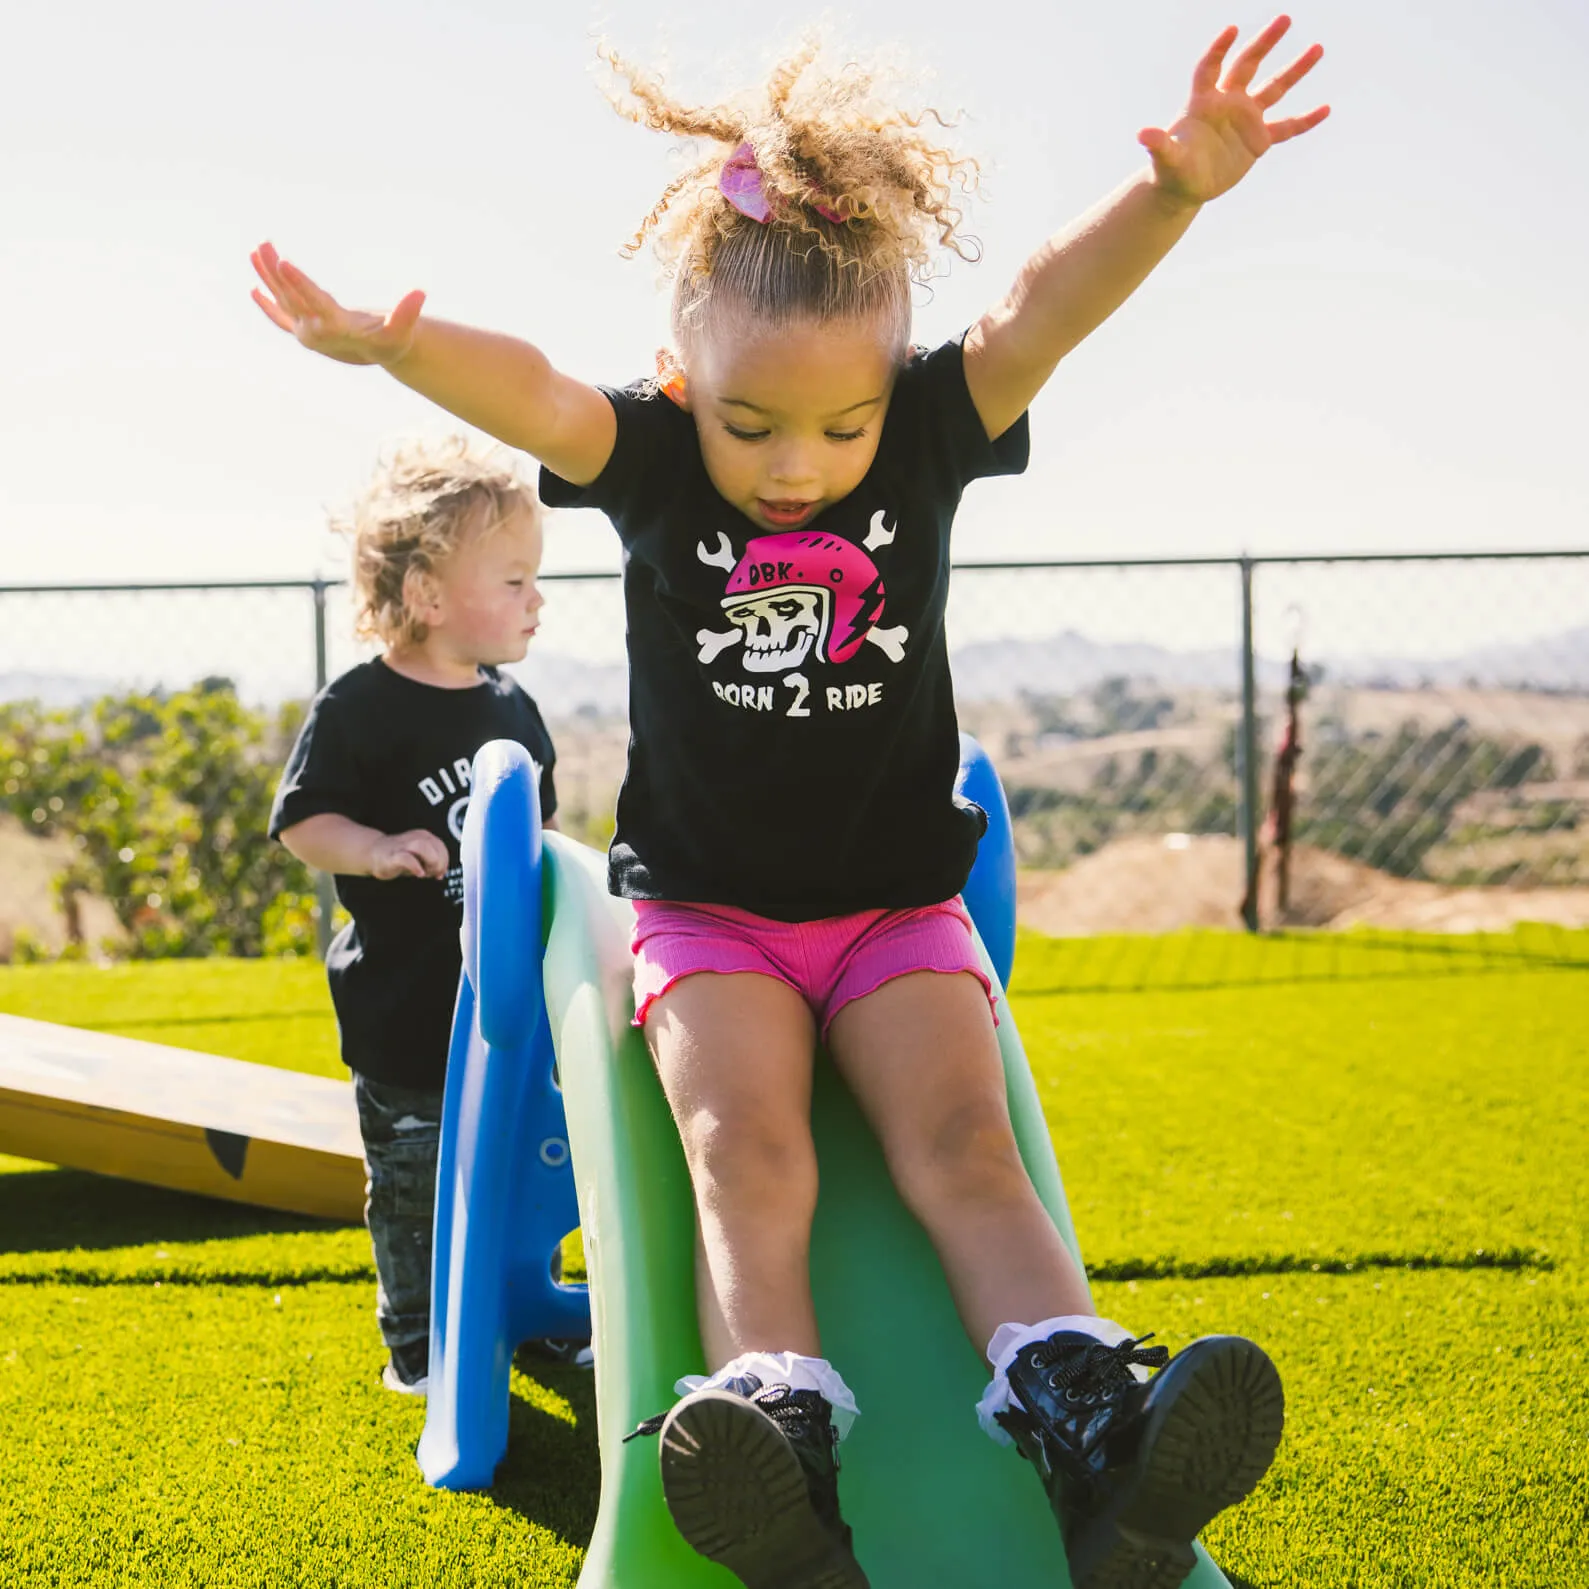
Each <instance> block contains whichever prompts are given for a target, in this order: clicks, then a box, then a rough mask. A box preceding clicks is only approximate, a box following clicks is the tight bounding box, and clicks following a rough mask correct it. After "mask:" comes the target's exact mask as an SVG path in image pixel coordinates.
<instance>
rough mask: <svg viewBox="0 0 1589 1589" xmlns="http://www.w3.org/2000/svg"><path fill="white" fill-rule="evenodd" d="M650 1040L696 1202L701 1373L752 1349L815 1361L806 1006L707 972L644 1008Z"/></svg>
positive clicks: (776, 990)
mask: <svg viewBox="0 0 1589 1589" xmlns="http://www.w3.org/2000/svg"><path fill="white" fill-rule="evenodd" d="M645 1030H646V1040H647V1042H648V1043H649V1044H650V1047H651V1054H652V1058H653V1060H654V1061H655V1063H656V1067H657V1074H658V1075H659V1076H660V1077H661V1079H662V1090H663V1092H664V1093H666V1095H667V1100H668V1106H669V1108H671V1109H672V1111H673V1118H674V1121H675V1123H676V1124H677V1126H678V1130H679V1140H680V1141H681V1142H682V1143H683V1144H684V1156H685V1159H686V1161H687V1162H688V1164H689V1168H690V1180H691V1184H692V1185H693V1187H694V1190H695V1210H696V1217H697V1220H698V1221H699V1236H698V1242H699V1245H698V1250H697V1263H696V1276H697V1286H698V1295H699V1306H700V1318H701V1344H702V1346H703V1347H704V1348H705V1351H706V1360H707V1367H708V1368H709V1369H710V1370H712V1371H715V1370H717V1369H719V1368H721V1367H722V1366H723V1365H724V1364H725V1363H727V1362H729V1361H730V1360H731V1359H733V1358H735V1357H738V1356H739V1355H740V1354H741V1353H742V1352H753V1351H765V1352H798V1353H801V1354H802V1355H804V1356H808V1357H820V1356H821V1345H820V1343H819V1339H818V1335H817V1322H816V1312H815V1309H814V1308H813V1306H812V1302H811V1264H810V1255H811V1220H812V1216H813V1215H814V1214H815V1212H816V1205H817V1158H816V1149H815V1147H814V1146H813V1145H812V1141H811V1062H812V1055H813V1052H814V1050H815V1045H816V1030H815V1026H814V1023H813V1021H812V1019H811V1012H810V1010H809V1009H808V1008H807V1006H806V1003H805V1000H804V999H802V998H801V997H800V995H799V994H798V993H796V992H795V991H794V989H793V988H791V987H789V986H788V984H787V983H783V982H780V981H778V980H777V979H776V978H774V977H765V976H758V975H756V974H754V973H749V972H740V973H735V974H732V975H720V974H718V973H715V972H701V973H698V974H696V975H694V976H689V977H685V978H684V979H683V980H682V981H680V982H677V983H675V984H674V986H673V987H672V988H670V989H669V990H668V992H667V993H665V994H664V995H663V996H662V997H661V998H660V999H658V1000H657V1001H656V1003H655V1004H653V1005H652V1006H651V1009H650V1012H649V1013H648V1014H647V1016H646V1027H645Z"/></svg>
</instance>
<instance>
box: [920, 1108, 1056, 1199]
mask: <svg viewBox="0 0 1589 1589" xmlns="http://www.w3.org/2000/svg"><path fill="white" fill-rule="evenodd" d="M889 1159H890V1168H891V1169H892V1171H893V1174H894V1180H895V1183H896V1184H897V1185H898V1187H899V1190H900V1195H901V1196H902V1197H903V1198H904V1199H905V1201H906V1202H907V1203H909V1204H910V1205H911V1206H912V1207H913V1208H916V1209H918V1210H919V1209H922V1208H933V1207H939V1206H944V1205H950V1206H959V1207H964V1206H968V1205H978V1206H986V1205H990V1204H993V1205H999V1204H1007V1203H1010V1202H1013V1201H1019V1200H1022V1199H1024V1198H1026V1197H1028V1196H1030V1195H1031V1180H1030V1177H1029V1176H1028V1175H1027V1173H1026V1165H1025V1164H1024V1162H1023V1161H1022V1159H1021V1150H1020V1148H1019V1147H1018V1146H1017V1144H1016V1141H1015V1133H1014V1131H1013V1129H1012V1128H1011V1125H1010V1119H1009V1115H1008V1114H1007V1113H1006V1112H1005V1111H1004V1110H1002V1109H1000V1108H998V1107H996V1106H994V1105H992V1104H987V1103H983V1102H981V1101H980V1100H978V1101H974V1102H968V1103H964V1104H961V1105H958V1106H955V1107H952V1108H949V1109H947V1110H944V1111H943V1112H941V1113H940V1114H938V1115H936V1116H935V1117H934V1118H933V1119H931V1120H930V1121H928V1122H927V1123H926V1125H925V1126H924V1128H923V1129H922V1130H920V1131H919V1132H917V1133H916V1134H914V1135H913V1136H911V1137H909V1138H907V1139H905V1140H902V1141H897V1142H895V1143H894V1144H893V1147H892V1151H891V1153H890V1155H889Z"/></svg>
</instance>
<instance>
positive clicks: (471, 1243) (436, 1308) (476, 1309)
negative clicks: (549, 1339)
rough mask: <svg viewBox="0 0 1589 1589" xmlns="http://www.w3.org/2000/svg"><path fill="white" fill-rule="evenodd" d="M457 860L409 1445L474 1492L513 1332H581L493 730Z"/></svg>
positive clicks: (546, 1039) (536, 968) (532, 792)
mask: <svg viewBox="0 0 1589 1589" xmlns="http://www.w3.org/2000/svg"><path fill="white" fill-rule="evenodd" d="M487 855H489V856H490V858H491V861H490V865H489V866H486V865H484V864H483V861H484V858H485V857H486V856H487ZM463 861H464V879H465V898H464V967H463V975H462V977H461V978H460V980H459V987H458V1005H457V1011H456V1014H455V1016H454V1020H453V1035H452V1050H451V1053H450V1056H449V1058H448V1062H447V1089H446V1094H445V1098H444V1101H443V1105H442V1127H441V1147H440V1153H439V1159H438V1164H437V1175H436V1237H435V1249H434V1251H435V1257H434V1262H433V1267H432V1276H431V1325H430V1394H429V1398H428V1404H427V1407H426V1416H425V1432H424V1434H423V1436H422V1437H421V1439H420V1442H419V1453H418V1454H419V1465H420V1469H421V1471H422V1472H423V1473H424V1475H425V1479H426V1481H427V1482H428V1483H430V1484H434V1485H438V1486H441V1487H443V1488H446V1489H481V1488H484V1487H485V1486H487V1485H489V1484H490V1483H491V1481H492V1478H493V1476H494V1474H495V1472H496V1468H497V1464H498V1463H499V1462H500V1461H501V1460H502V1458H503V1456H504V1454H505V1453H506V1451H507V1444H508V1374H509V1369H510V1367H511V1365H512V1361H513V1353H514V1350H515V1348H516V1347H517V1346H518V1344H519V1342H520V1341H523V1340H526V1339H528V1338H529V1337H531V1336H563V1337H583V1336H588V1335H589V1334H590V1298H589V1293H588V1291H587V1289H586V1288H585V1287H584V1286H569V1285H561V1284H559V1283H558V1282H556V1281H554V1280H553V1278H552V1259H553V1255H554V1254H555V1253H556V1251H557V1248H558V1245H559V1244H560V1242H561V1241H562V1239H563V1237H564V1236H565V1235H567V1233H568V1232H569V1231H570V1230H572V1229H573V1228H574V1227H575V1226H576V1225H577V1224H578V1223H579V1214H578V1208H577V1206H576V1199H575V1193H574V1176H573V1168H572V1165H571V1163H570V1160H569V1149H568V1128H567V1126H566V1124H565V1122H564V1115H563V1098H562V1092H561V1089H560V1088H559V1086H558V1083H557V1075H556V1061H555V1058H554V1055H553V1052H552V1038H551V1032H550V1030H549V1028H548V1026H547V1022H546V1006H545V1000H544V998H543V996H542V985H541V975H540V951H541V814H540V795H539V792H538V788H537V783H536V777H535V769H534V767H533V765H532V764H531V762H530V758H529V755H528V754H527V753H526V752H525V751H524V749H523V748H522V747H521V746H518V745H514V744H511V743H509V742H507V741H503V740H497V741H493V742H492V743H491V744H489V745H485V746H482V747H481V749H480V752H479V754H478V755H477V756H476V757H475V764H474V798H473V799H472V800H471V802H470V806H469V814H468V816H467V818H466V819H465V822H464V835H463Z"/></svg>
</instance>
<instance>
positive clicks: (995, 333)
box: [965, 16, 1330, 437]
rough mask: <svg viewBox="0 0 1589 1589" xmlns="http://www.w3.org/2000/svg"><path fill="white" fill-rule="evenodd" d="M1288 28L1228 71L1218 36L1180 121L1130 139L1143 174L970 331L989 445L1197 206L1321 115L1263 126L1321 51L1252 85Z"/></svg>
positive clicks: (1050, 249) (1323, 112)
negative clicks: (1141, 153) (1145, 159)
mask: <svg viewBox="0 0 1589 1589" xmlns="http://www.w3.org/2000/svg"><path fill="white" fill-rule="evenodd" d="M1290 26H1291V19H1290V18H1289V17H1284V16H1281V17H1276V18H1275V20H1274V21H1273V22H1271V23H1270V24H1269V26H1268V27H1266V28H1265V29H1264V30H1263V32H1262V33H1260V34H1259V35H1258V36H1257V37H1256V38H1255V39H1254V40H1253V41H1252V43H1250V44H1249V45H1248V46H1247V47H1246V49H1244V50H1242V51H1241V53H1240V54H1239V55H1237V56H1236V58H1235V60H1233V61H1232V62H1231V63H1230V66H1229V69H1228V70H1226V69H1225V57H1226V56H1227V55H1228V54H1229V53H1230V48H1231V46H1232V45H1233V44H1234V43H1235V42H1236V34H1237V30H1236V29H1235V28H1234V27H1230V28H1226V29H1225V31H1224V32H1223V33H1221V34H1220V36H1219V37H1218V38H1217V39H1215V40H1214V43H1213V45H1212V46H1211V47H1210V48H1209V50H1208V53H1207V54H1206V55H1204V57H1203V59H1202V60H1201V61H1199V62H1198V64H1197V70H1196V71H1195V72H1194V73H1193V75H1192V93H1191V97H1190V99H1188V101H1187V104H1186V109H1185V110H1184V111H1183V112H1182V113H1181V116H1180V119H1179V120H1178V121H1176V122H1175V124H1174V125H1173V126H1171V127H1169V128H1162V127H1148V128H1144V129H1143V131H1142V132H1140V133H1139V134H1138V135H1137V141H1138V142H1139V143H1140V144H1141V145H1142V146H1143V147H1144V148H1145V149H1146V150H1147V151H1148V154H1149V155H1150V156H1151V157H1152V160H1153V165H1152V169H1151V170H1149V171H1145V172H1143V173H1142V174H1141V175H1140V176H1137V177H1134V178H1133V179H1132V180H1131V181H1130V182H1128V183H1126V185H1125V186H1124V187H1122V188H1120V189H1119V190H1118V191H1117V192H1115V193H1112V194H1110V196H1109V197H1108V198H1107V199H1105V200H1104V201H1103V203H1102V204H1100V205H1098V206H1097V207H1096V208H1095V209H1093V210H1091V211H1089V212H1088V213H1087V214H1086V215H1084V216H1082V218H1081V219H1080V220H1079V221H1076V222H1075V223H1074V224H1073V225H1072V226H1070V227H1069V228H1068V229H1067V230H1066V231H1063V232H1061V233H1059V235H1058V236H1056V237H1053V238H1050V239H1049V241H1048V242H1047V243H1045V244H1044V245H1043V246H1042V247H1041V248H1040V249H1039V250H1038V251H1037V253H1035V254H1034V255H1033V256H1032V257H1031V259H1029V260H1028V261H1027V262H1026V265H1025V266H1024V268H1023V269H1022V271H1021V273H1020V275H1019V276H1018V277H1017V278H1016V282H1015V285H1014V287H1012V288H1011V289H1010V292H1009V295H1008V296H1007V297H1006V298H1005V299H1004V300H1003V302H1001V303H999V304H998V305H996V306H995V307H994V308H993V309H991V310H989V311H988V313H987V314H985V315H984V316H983V317H982V319H981V320H979V321H978V322H977V324H976V325H975V326H973V327H972V329H971V331H970V333H969V334H968V335H967V337H966V343H965V347H966V381H967V384H968V385H969V386H970V388H971V396H972V400H973V401H974V402H975V403H976V406H977V412H978V413H979V414H980V415H981V416H982V422H983V424H984V425H985V426H986V427H987V432H988V435H989V436H993V437H997V436H1000V435H1002V434H1003V433H1004V432H1005V431H1006V430H1008V429H1009V427H1010V426H1011V425H1013V424H1014V423H1015V421H1016V420H1017V419H1018V418H1020V416H1021V415H1022V414H1023V413H1025V411H1026V408H1027V405H1028V404H1029V403H1030V402H1031V400H1032V399H1033V398H1034V397H1036V396H1037V394H1038V392H1040V391H1041V390H1042V388H1043V385H1044V383H1045V382H1046V381H1047V380H1048V378H1049V376H1050V375H1052V374H1053V373H1054V367H1055V365H1057V364H1058V363H1059V361H1060V360H1061V359H1062V358H1064V356H1065V355H1066V354H1067V353H1069V352H1070V350H1071V349H1072V348H1073V347H1075V346H1076V345H1077V343H1079V342H1080V341H1081V340H1082V339H1083V338H1084V337H1086V336H1087V335H1088V333H1089V332H1091V331H1093V330H1094V329H1095V328H1096V327H1098V326H1100V325H1102V324H1103V322H1104V321H1105V320H1107V319H1108V318H1109V316H1110V315H1112V314H1113V313H1114V312H1115V310H1116V309H1118V308H1119V307H1120V305H1121V304H1123V303H1124V302H1125V301H1126V299H1127V298H1129V297H1130V296H1131V294H1132V293H1133V292H1135V291H1136V289H1137V288H1138V287H1139V286H1140V285H1141V284H1142V282H1143V281H1144V280H1145V279H1146V278H1147V276H1148V273H1149V272H1150V271H1151V270H1152V269H1153V267H1154V266H1155V265H1157V264H1158V262H1159V261H1160V260H1161V259H1163V258H1164V256H1165V255H1166V254H1167V253H1169V251H1170V249H1171V248H1172V247H1173V246H1174V245H1175V243H1176V242H1177V241H1178V240H1179V238H1180V237H1181V235H1182V233H1184V232H1185V231H1186V229H1187V227H1188V226H1190V225H1191V224H1192V219H1193V217H1194V216H1195V215H1196V214H1197V212H1198V210H1199V209H1200V208H1201V207H1202V206H1203V205H1204V204H1206V203H1207V202H1208V201H1209V200H1210V199H1215V198H1218V197H1219V195H1220V194H1221V193H1224V192H1225V191H1226V190H1227V189H1229V188H1232V187H1234V186H1235V185H1236V183H1238V182H1239V181H1240V180H1241V179H1242V178H1243V177H1244V176H1245V175H1246V174H1247V173H1248V172H1249V171H1250V170H1251V169H1252V167H1253V164H1254V163H1255V162H1256V161H1257V159H1258V157H1259V156H1260V155H1262V154H1263V153H1264V152H1265V151H1266V150H1268V149H1269V147H1270V146H1271V145H1273V144H1277V143H1284V142H1285V141H1286V139H1288V138H1294V137H1296V136H1297V134H1298V133H1303V132H1307V131H1308V130H1309V129H1310V128H1313V127H1316V126H1318V124H1319V123H1320V122H1321V121H1323V120H1324V118H1325V117H1326V116H1327V115H1329V113H1330V108H1329V106H1328V105H1320V106H1319V107H1318V108H1317V109H1316V110H1311V111H1309V112H1308V113H1307V114H1306V115H1305V116H1292V117H1287V118H1283V119H1279V120H1275V121H1266V120H1265V119H1264V118H1265V113H1266V112H1267V111H1269V110H1270V109H1271V108H1272V107H1273V106H1275V105H1277V104H1278V103H1279V102H1280V100H1281V99H1283V98H1284V97H1285V95H1286V94H1287V93H1288V92H1289V91H1290V90H1291V89H1292V88H1294V87H1295V86H1296V84H1297V83H1299V82H1300V81H1301V80H1302V79H1303V78H1304V77H1306V76H1307V74H1308V73H1309V72H1310V71H1312V70H1313V68H1314V67H1315V66H1316V65H1317V64H1318V62H1319V58H1320V57H1321V56H1322V55H1323V54H1324V50H1323V48H1322V47H1321V46H1320V45H1317V44H1315V45H1313V46H1312V47H1311V48H1310V49H1308V50H1306V51H1305V52H1304V53H1303V54H1302V55H1300V56H1298V57H1297V59H1296V60H1295V61H1293V62H1292V63H1291V65H1290V66H1288V67H1286V69H1285V70H1284V71H1282V72H1277V73H1276V74H1275V75H1274V76H1273V77H1271V78H1270V79H1269V80H1268V81H1267V82H1265V83H1264V84H1263V85H1262V86H1261V87H1259V88H1253V87H1252V80H1253V77H1254V76H1255V75H1256V74H1257V71H1258V68H1259V67H1260V66H1261V65H1262V64H1263V60H1264V57H1265V56H1267V55H1268V53H1269V52H1270V50H1272V49H1273V48H1274V46H1275V45H1276V44H1277V43H1278V42H1279V40H1280V38H1281V36H1282V35H1283V34H1284V33H1285V32H1286V30H1287V29H1288V28H1289V27H1290ZM1222 72H1223V77H1221V73H1222Z"/></svg>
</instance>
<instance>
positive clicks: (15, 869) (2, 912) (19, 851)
mask: <svg viewBox="0 0 1589 1589" xmlns="http://www.w3.org/2000/svg"><path fill="white" fill-rule="evenodd" d="M71 857H72V849H71V845H70V844H69V843H68V842H67V840H65V839H63V838H53V839H39V838H35V837H34V836H33V835H32V834H31V833H29V832H28V831H27V829H26V828H24V827H23V826H22V824H21V823H20V822H18V821H17V820H16V818H15V817H10V816H0V961H5V960H9V959H10V958H11V951H12V945H13V944H14V942H15V941H16V935H17V931H18V929H25V930H26V931H28V932H30V933H32V934H33V936H34V937H35V938H37V939H38V940H39V941H40V942H41V943H42V944H43V945H44V946H45V948H47V949H48V950H49V952H50V953H51V954H59V953H60V951H61V950H62V949H63V948H64V947H65V946H66V941H67V930H66V917H65V915H64V913H63V912H62V910H61V906H60V901H59V900H58V899H57V898H56V897H55V886H54V885H55V879H56V878H57V877H58V876H59V875H60V873H61V872H62V871H64V870H65V868H66V865H67V863H68V862H69V861H70V860H71ZM78 920H79V923H80V925H81V927H82V931H83V937H84V939H85V940H86V941H87V943H88V944H89V946H90V947H91V948H93V947H97V946H98V945H99V944H100V943H101V942H102V941H103V940H105V939H107V938H111V939H119V938H121V937H122V936H123V935H122V930H121V925H120V923H119V922H118V921H117V920H116V915H115V912H114V911H113V910H111V908H110V906H109V905H108V904H107V903H106V902H105V901H104V900H102V899H95V898H92V897H89V896H86V895H83V896H79V898H78Z"/></svg>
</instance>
